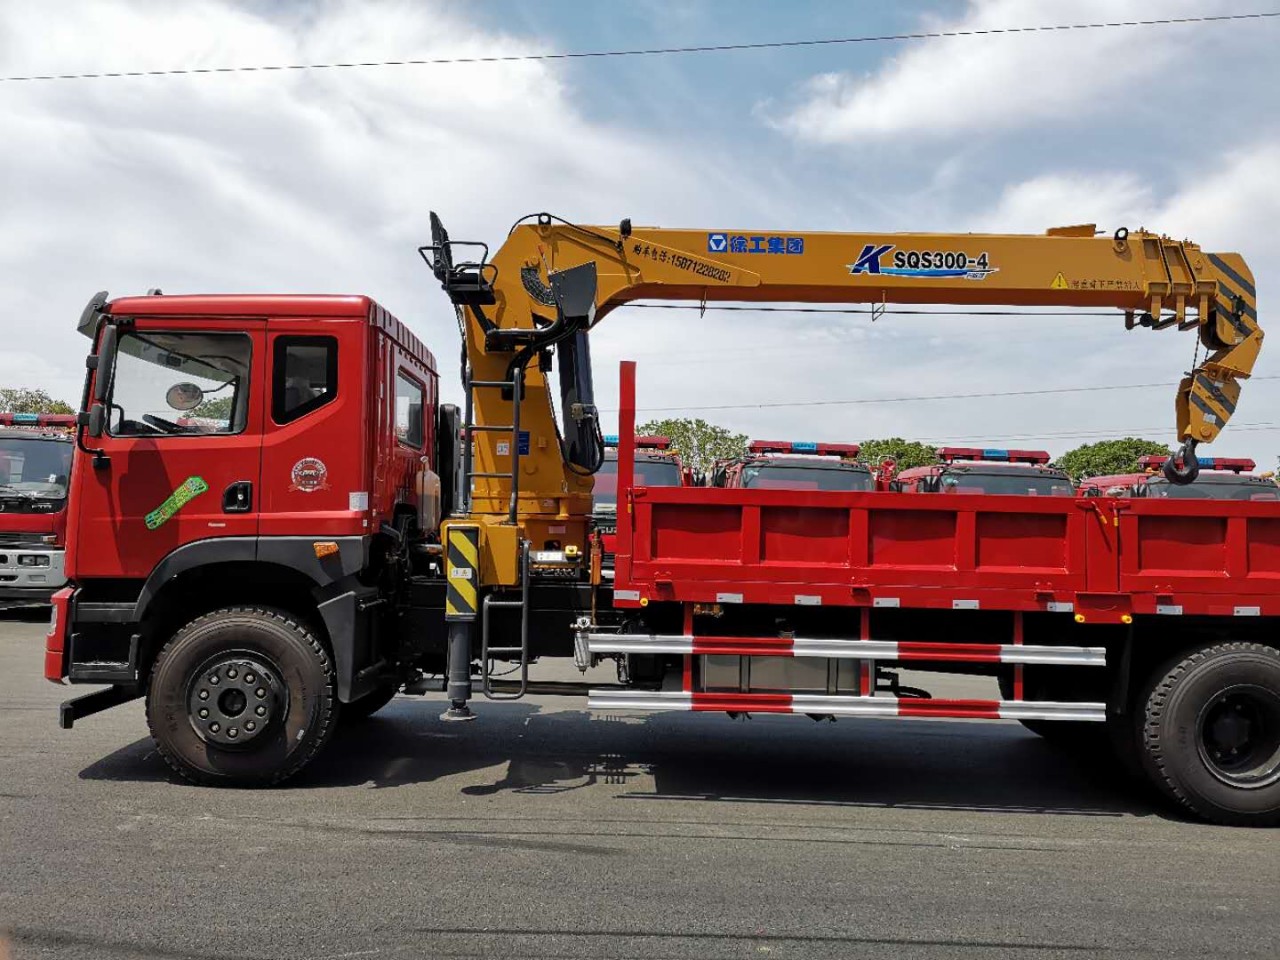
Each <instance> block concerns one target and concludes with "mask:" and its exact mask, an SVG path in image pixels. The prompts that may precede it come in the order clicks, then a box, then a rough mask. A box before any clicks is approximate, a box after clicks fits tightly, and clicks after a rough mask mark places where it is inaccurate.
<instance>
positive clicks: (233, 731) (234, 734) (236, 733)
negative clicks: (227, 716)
mask: <svg viewBox="0 0 1280 960" xmlns="http://www.w3.org/2000/svg"><path fill="white" fill-rule="evenodd" d="M227 736H228V737H230V738H231V739H232V740H234V739H235V738H236V737H238V736H240V731H239V730H237V729H236V728H235V727H232V728H231V729H230V730H228V731H227Z"/></svg>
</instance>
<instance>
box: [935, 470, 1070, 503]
mask: <svg viewBox="0 0 1280 960" xmlns="http://www.w3.org/2000/svg"><path fill="white" fill-rule="evenodd" d="M942 492H943V493H993V494H1006V495H1014V496H1023V497H1070V496H1074V494H1075V491H1074V490H1073V489H1072V488H1071V481H1070V480H1068V479H1067V478H1066V477H1055V476H1046V475H1044V474H1040V473H1030V472H1026V473H1024V472H1022V471H1020V470H1018V471H1014V470H1008V471H1001V472H999V473H996V472H995V471H994V470H992V471H986V472H983V471H968V470H966V471H963V472H957V473H947V474H943V476H942Z"/></svg>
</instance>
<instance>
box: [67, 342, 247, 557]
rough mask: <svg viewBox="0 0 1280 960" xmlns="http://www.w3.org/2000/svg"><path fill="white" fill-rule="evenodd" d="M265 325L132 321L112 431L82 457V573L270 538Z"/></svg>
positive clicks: (119, 358) (112, 408)
mask: <svg viewBox="0 0 1280 960" xmlns="http://www.w3.org/2000/svg"><path fill="white" fill-rule="evenodd" d="M265 330H266V323H265V321H261V320H243V319H234V320H230V319H213V318H210V319H192V318H188V317H184V318H181V319H176V320H174V319H169V320H167V319H165V318H158V317H157V318H144V319H140V320H138V321H137V322H133V323H128V324H127V325H124V326H122V327H121V330H120V334H119V338H118V344H117V348H116V358H115V364H114V370H113V375H112V382H111V389H110V391H109V395H108V401H107V419H106V429H105V430H104V431H103V435H102V436H101V437H98V438H88V437H86V438H85V439H86V442H87V443H88V444H89V446H91V447H92V446H96V447H98V448H100V449H101V451H102V455H101V457H100V458H99V465H97V466H95V465H93V464H92V459H93V458H91V457H88V456H77V458H76V474H77V476H76V481H77V482H76V485H75V490H74V491H73V496H72V509H73V511H74V512H75V519H74V522H73V523H71V524H69V527H70V530H69V537H70V539H71V541H72V542H71V543H70V544H69V551H68V556H69V557H71V558H74V561H73V562H74V570H70V571H68V572H69V574H71V575H72V576H74V577H76V578H79V579H84V578H92V577H123V578H139V579H140V578H145V577H146V576H147V575H149V574H150V573H151V571H152V570H154V569H155V567H156V566H157V564H158V563H159V562H160V561H161V560H162V559H163V558H164V557H165V556H167V555H168V554H170V553H172V552H173V551H174V550H176V549H178V548H180V547H183V546H185V545H187V544H191V543H194V542H196V541H201V540H213V539H224V540H226V539H231V538H248V539H249V540H250V541H252V539H253V538H256V537H257V535H258V516H259V499H260V491H259V489H258V479H259V475H260V472H261V458H262V423H263V415H264V380H265V376H264V371H265V363H266V361H265V352H266V351H265V342H264V341H265Z"/></svg>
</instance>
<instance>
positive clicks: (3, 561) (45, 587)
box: [0, 547, 67, 603]
mask: <svg viewBox="0 0 1280 960" xmlns="http://www.w3.org/2000/svg"><path fill="white" fill-rule="evenodd" d="M31 556H36V557H47V558H48V560H49V565H48V566H40V567H32V566H27V565H25V564H22V563H20V562H19V558H20V557H31ZM63 559H64V554H63V552H62V551H61V550H38V549H33V548H31V547H0V602H8V603H13V602H18V603H48V602H49V598H50V597H51V596H53V593H54V591H56V590H57V589H59V588H60V587H62V586H63V585H64V584H65V583H66V582H67V575H66V573H65V570H64V566H63Z"/></svg>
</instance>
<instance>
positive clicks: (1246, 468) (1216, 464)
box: [1138, 453, 1258, 473]
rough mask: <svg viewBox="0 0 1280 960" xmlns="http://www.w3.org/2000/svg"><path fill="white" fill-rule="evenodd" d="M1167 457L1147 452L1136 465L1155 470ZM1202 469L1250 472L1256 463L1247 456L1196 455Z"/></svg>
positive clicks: (1162, 464) (1255, 466) (1256, 466)
mask: <svg viewBox="0 0 1280 960" xmlns="http://www.w3.org/2000/svg"><path fill="white" fill-rule="evenodd" d="M1168 459H1169V458H1168V457H1167V456H1165V455H1163V454H1159V453H1148V454H1146V455H1145V456H1141V457H1139V458H1138V466H1140V467H1142V468H1143V469H1144V470H1155V469H1157V468H1159V467H1162V466H1164V464H1165V461H1166V460H1168ZM1196 459H1197V460H1198V461H1199V462H1200V467H1201V469H1203V470H1230V471H1231V472H1232V473H1251V472H1253V471H1254V470H1256V469H1257V468H1258V465H1257V464H1256V463H1254V462H1253V461H1252V460H1250V459H1249V458H1248V457H1196Z"/></svg>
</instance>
